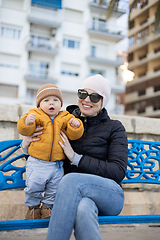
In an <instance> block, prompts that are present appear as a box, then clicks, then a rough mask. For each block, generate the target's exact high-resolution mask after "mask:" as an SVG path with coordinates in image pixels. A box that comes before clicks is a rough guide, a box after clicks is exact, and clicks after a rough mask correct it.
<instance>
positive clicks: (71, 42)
mask: <svg viewBox="0 0 160 240" xmlns="http://www.w3.org/2000/svg"><path fill="white" fill-rule="evenodd" d="M63 46H64V47H67V48H75V49H79V48H80V41H75V40H70V39H65V38H64V39H63Z"/></svg>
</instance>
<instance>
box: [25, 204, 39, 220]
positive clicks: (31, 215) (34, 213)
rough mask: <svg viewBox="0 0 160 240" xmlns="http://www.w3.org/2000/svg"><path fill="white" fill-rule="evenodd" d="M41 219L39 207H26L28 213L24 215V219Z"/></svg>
mask: <svg viewBox="0 0 160 240" xmlns="http://www.w3.org/2000/svg"><path fill="white" fill-rule="evenodd" d="M40 218H41V209H40V205H38V206H35V207H33V208H31V207H28V211H27V213H26V216H25V219H26V220H28V219H40Z"/></svg>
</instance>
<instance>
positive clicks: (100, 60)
mask: <svg viewBox="0 0 160 240" xmlns="http://www.w3.org/2000/svg"><path fill="white" fill-rule="evenodd" d="M87 60H88V62H90V63H96V64H100V65H105V66H113V67H118V66H120V65H122V64H123V63H124V62H120V61H118V60H117V59H116V60H110V59H105V58H98V57H95V56H88V57H87Z"/></svg>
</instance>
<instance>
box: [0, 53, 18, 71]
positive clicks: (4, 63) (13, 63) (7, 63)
mask: <svg viewBox="0 0 160 240" xmlns="http://www.w3.org/2000/svg"><path fill="white" fill-rule="evenodd" d="M19 61H20V57H19V56H16V55H10V54H3V53H0V67H5V68H15V69H18V68H19Z"/></svg>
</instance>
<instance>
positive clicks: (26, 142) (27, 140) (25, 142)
mask: <svg viewBox="0 0 160 240" xmlns="http://www.w3.org/2000/svg"><path fill="white" fill-rule="evenodd" d="M42 130H43V127H41V126H37V127H36V129H35V132H34V133H33V134H32V135H31V136H27V137H24V139H23V141H22V144H21V146H22V148H28V147H29V145H30V143H31V142H37V141H39V140H40V138H39V137H38V138H33V137H37V136H39V135H41V134H42V133H43V132H39V131H42Z"/></svg>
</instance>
